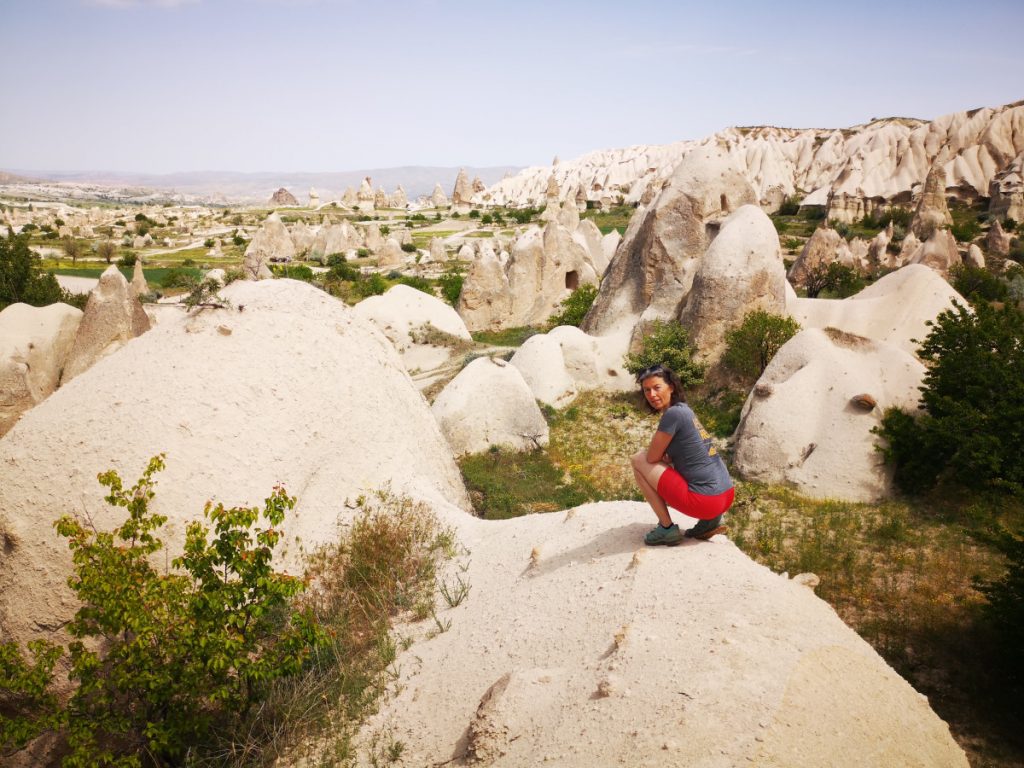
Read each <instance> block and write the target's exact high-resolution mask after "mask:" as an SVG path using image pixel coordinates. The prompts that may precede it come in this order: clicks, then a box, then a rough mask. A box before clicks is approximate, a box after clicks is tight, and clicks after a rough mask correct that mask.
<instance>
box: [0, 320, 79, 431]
mask: <svg viewBox="0 0 1024 768" xmlns="http://www.w3.org/2000/svg"><path fill="white" fill-rule="evenodd" d="M81 321H82V312H81V310H79V309H76V308H75V307H70V306H68V305H67V304H50V305H49V306H46V307H32V306H29V305H28V304H20V303H19V304H11V305H10V306H9V307H6V308H4V310H3V311H0V437H2V436H3V435H4V434H6V433H7V431H8V430H9V429H10V428H11V427H13V426H14V424H15V422H17V421H18V419H19V418H20V417H21V414H22V413H24V412H25V411H27V410H28V409H29V408H32V407H34V406H35V405H37V404H38V403H41V402H42V401H43V400H45V399H46V398H47V397H49V396H50V395H51V394H52V393H53V391H54V390H55V389H57V386H58V384H59V383H60V376H61V371H62V370H63V368H64V365H65V362H66V361H67V358H68V355H69V353H70V352H71V347H72V345H73V344H74V341H75V334H76V333H77V331H78V326H79V324H80V323H81Z"/></svg>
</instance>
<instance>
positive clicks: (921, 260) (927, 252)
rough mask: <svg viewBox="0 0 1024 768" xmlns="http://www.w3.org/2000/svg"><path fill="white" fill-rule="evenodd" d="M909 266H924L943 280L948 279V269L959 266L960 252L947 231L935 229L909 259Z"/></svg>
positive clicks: (954, 239) (951, 235)
mask: <svg viewBox="0 0 1024 768" xmlns="http://www.w3.org/2000/svg"><path fill="white" fill-rule="evenodd" d="M910 263H911V264H924V265H925V266H926V267H931V268H932V269H934V270H935V271H936V272H938V273H939V274H940V275H942V276H943V277H944V278H948V277H949V268H950V267H952V266H953V265H954V264H960V263H961V259H960V251H959V250H958V249H957V246H956V238H954V237H953V233H952V232H950V231H949V230H948V229H935V230H933V231H932V234H931V236H930V237H929V238H928V239H927V240H925V241H924V242H923V243H921V245H919V246H918V247H917V250H915V251H914V253H913V254H912V255H911V257H910Z"/></svg>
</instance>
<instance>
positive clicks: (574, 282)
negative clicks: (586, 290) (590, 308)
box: [565, 269, 580, 291]
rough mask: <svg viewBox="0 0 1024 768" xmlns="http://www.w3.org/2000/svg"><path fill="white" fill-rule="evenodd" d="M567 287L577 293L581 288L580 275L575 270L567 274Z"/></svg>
mask: <svg viewBox="0 0 1024 768" xmlns="http://www.w3.org/2000/svg"><path fill="white" fill-rule="evenodd" d="M565 287H566V288H568V289H569V290H570V291H575V290H576V289H577V288H579V287H580V273H579V272H577V271H576V270H575V269H574V270H573V271H572V272H566V273H565Z"/></svg>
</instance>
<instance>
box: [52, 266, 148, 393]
mask: <svg viewBox="0 0 1024 768" xmlns="http://www.w3.org/2000/svg"><path fill="white" fill-rule="evenodd" d="M149 326H150V323H149V318H148V317H147V316H146V312H145V310H143V309H142V304H140V303H139V298H138V296H136V295H134V294H133V293H132V291H131V288H130V286H129V285H128V281H127V280H125V279H124V275H122V274H121V272H120V271H119V270H118V268H117V267H116V266H115V265H113V264H111V265H110V266H109V267H107V270H106V271H105V272H104V273H103V274H102V275H100V280H99V282H98V283H97V284H96V287H95V288H93V289H92V292H91V293H90V294H89V300H88V302H86V305H85V312H84V313H83V314H82V320H81V323H79V326H78V332H77V333H76V334H75V341H74V343H73V344H72V345H71V351H70V352H69V353H68V357H67V362H66V363H65V364H64V373H63V375H62V376H61V384H62V385H63V384H66V383H67V382H69V381H71V380H72V379H73V378H75V377H76V376H78V375H79V374H81V373H82V372H84V371H85V370H87V369H88V368H91V367H92V366H93V365H94V364H95V363H96V362H97V361H98V360H100V359H101V358H103V357H106V356H107V355H109V354H111V353H113V352H115V351H117V350H118V349H120V348H121V347H123V346H124V345H125V344H126V343H127V342H129V341H131V340H132V339H134V338H135V337H136V336H141V335H142V334H143V333H145V332H146V331H148V330H149Z"/></svg>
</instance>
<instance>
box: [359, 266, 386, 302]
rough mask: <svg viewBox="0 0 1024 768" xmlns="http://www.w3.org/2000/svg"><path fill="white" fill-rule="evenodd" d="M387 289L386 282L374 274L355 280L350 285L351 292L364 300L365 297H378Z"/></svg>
mask: <svg viewBox="0 0 1024 768" xmlns="http://www.w3.org/2000/svg"><path fill="white" fill-rule="evenodd" d="M387 289H388V283H387V280H385V279H384V278H383V277H381V276H380V275H379V274H377V273H376V272H374V273H373V274H372V275H370V276H369V277H364V278H362V279H359V280H356V282H355V283H353V284H352V292H353V293H355V295H356V296H358V297H360V298H363V299H365V298H366V297H367V296H380V295H381V294H382V293H384V292H385V291H386V290H387Z"/></svg>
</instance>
